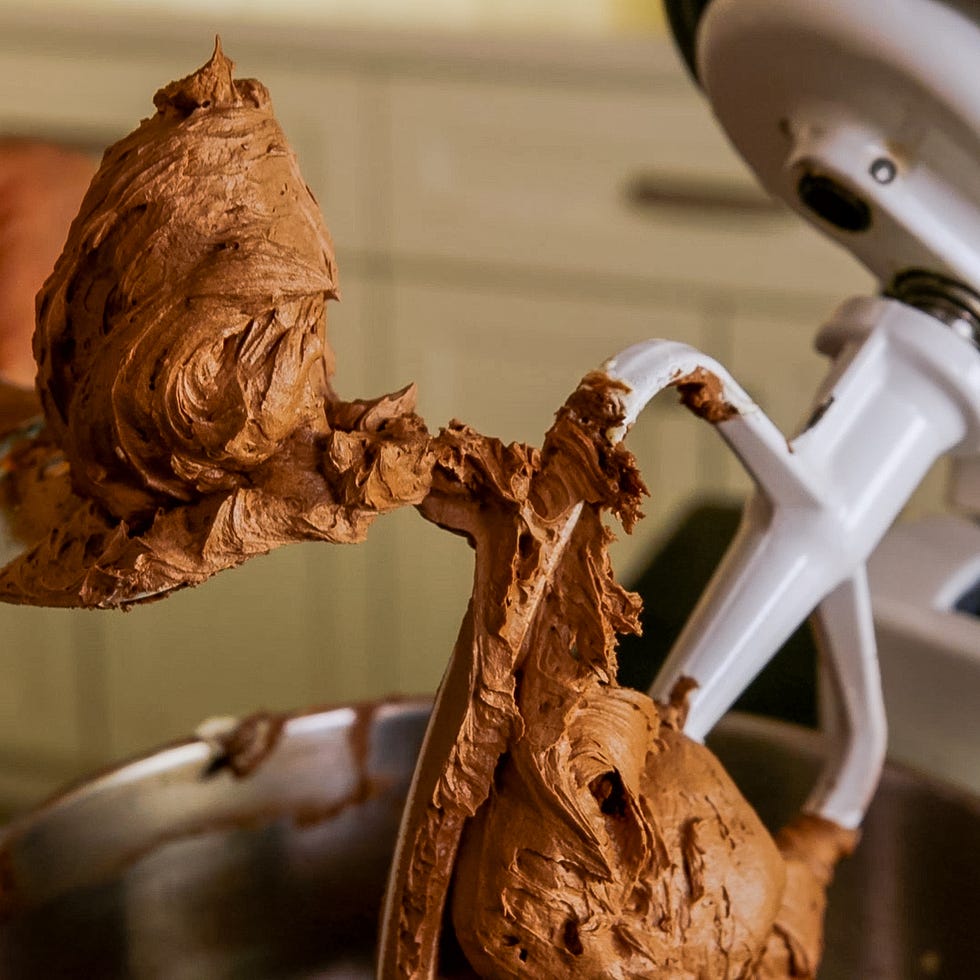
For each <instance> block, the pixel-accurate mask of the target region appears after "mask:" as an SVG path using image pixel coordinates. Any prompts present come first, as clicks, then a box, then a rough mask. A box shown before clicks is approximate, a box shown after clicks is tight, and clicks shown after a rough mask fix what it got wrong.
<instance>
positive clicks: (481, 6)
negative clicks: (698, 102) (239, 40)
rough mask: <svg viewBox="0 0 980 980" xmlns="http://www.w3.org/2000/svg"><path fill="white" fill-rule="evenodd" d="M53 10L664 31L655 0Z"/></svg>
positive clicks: (151, 2)
mask: <svg viewBox="0 0 980 980" xmlns="http://www.w3.org/2000/svg"><path fill="white" fill-rule="evenodd" d="M33 7H34V9H35V10H48V11H51V12H52V13H53V14H61V15H68V14H71V15H78V14H79V13H86V12H87V13H98V12H108V13H110V14H113V15H117V14H121V15H125V16H132V15H133V13H134V12H136V13H148V14H150V15H153V14H154V13H157V14H159V13H163V14H166V15H169V16H175V15H180V14H182V13H184V14H191V15H192V16H194V17H201V16H202V15H204V16H208V17H215V18H221V19H224V20H234V21H236V22H239V23H242V22H253V23H270V22H274V23H277V24H281V23H283V22H292V23H296V24H301V25H310V24H324V25H327V26H336V25H338V24H339V25H344V26H358V25H360V26H370V27H380V28H392V27H403V26H411V27H417V28H425V29H430V30H432V29H434V30H440V29H441V30H460V29H462V30H466V31H477V32H479V31H507V32H511V33H515V32H528V31H534V32H541V31H546V32H548V33H553V34H561V33H589V34H595V33H624V32H643V33H662V32H663V30H664V13H663V9H662V7H661V4H660V3H659V2H658V0H411V2H405V0H35V2H34V4H33Z"/></svg>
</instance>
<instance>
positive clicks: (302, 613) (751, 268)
mask: <svg viewBox="0 0 980 980" xmlns="http://www.w3.org/2000/svg"><path fill="white" fill-rule="evenodd" d="M215 33H220V34H221V37H222V41H223V44H224V48H225V51H226V52H227V53H228V54H229V55H230V56H231V57H232V58H233V59H234V60H235V61H236V63H237V65H238V70H239V74H241V75H251V76H256V77H258V78H260V79H262V80H263V81H264V82H265V83H266V84H267V86H268V87H269V88H270V90H271V92H272V96H273V100H274V103H275V106H276V109H277V112H278V115H279V118H280V120H281V122H282V124H283V127H284V128H285V130H286V133H287V135H288V136H289V138H290V139H291V141H292V143H293V145H294V146H295V148H296V150H297V152H298V154H299V157H300V161H301V164H302V166H303V170H304V173H305V175H306V178H307V180H308V182H309V183H310V185H311V186H312V188H313V189H314V191H315V193H316V195H317V196H318V198H319V200H320V202H321V205H322V207H323V211H324V214H325V216H326V220H327V223H328V225H329V227H330V228H331V230H332V232H333V235H334V237H335V241H336V246H337V253H338V257H339V262H340V269H341V287H342V292H343V300H342V302H341V303H340V304H339V305H336V306H335V307H333V308H332V309H331V312H330V320H329V324H330V335H331V339H332V342H333V344H334V346H335V348H336V350H337V355H338V372H337V377H336V385H337V387H338V389H339V390H340V392H341V393H342V394H344V395H345V396H351V397H354V396H370V395H376V394H379V393H382V392H386V391H390V390H393V389H396V388H398V387H401V386H402V385H404V384H405V383H406V382H408V381H416V382H417V383H418V386H419V392H420V409H421V412H422V414H423V415H424V416H425V418H426V419H427V421H428V423H429V425H430V427H432V428H436V427H438V426H439V425H441V424H444V423H446V422H447V421H448V420H450V419H451V418H454V417H455V418H460V419H462V420H465V421H466V422H468V423H470V424H472V425H474V426H476V427H477V428H479V429H481V430H482V431H484V432H487V433H493V434H496V435H499V436H500V437H501V438H503V439H505V440H514V439H521V440H530V441H534V442H538V441H539V440H540V438H541V435H542V433H543V432H544V430H545V429H546V428H547V427H548V425H549V423H550V420H551V417H552V414H553V412H554V410H555V409H556V408H557V407H558V406H559V405H560V404H561V402H562V401H563V400H564V398H565V396H566V395H567V394H568V393H569V392H570V391H571V390H572V389H573V388H574V386H575V384H576V383H577V381H578V379H579V378H580V377H581V376H582V375H583V374H584V373H585V372H587V371H588V370H590V369H591V368H593V367H594V366H596V365H598V364H599V362H601V361H602V360H603V359H604V358H605V357H607V356H608V355H610V354H613V353H615V352H616V351H617V350H619V349H620V348H622V347H624V346H626V345H628V344H630V343H633V342H635V341H637V340H641V339H645V338H647V337H651V336H667V337H672V338H676V339H679V340H683V341H687V342H689V343H692V344H694V345H696V346H698V347H700V348H702V349H704V350H705V351H707V352H708V353H710V354H712V355H713V356H715V357H716V358H718V359H719V360H721V361H722V362H724V363H725V364H726V365H727V366H728V367H729V368H730V369H731V371H732V373H733V374H734V375H735V377H736V378H738V379H740V381H741V382H742V384H743V385H744V386H745V387H746V388H747V389H748V390H749V392H750V393H751V394H753V395H754V396H755V398H756V399H757V400H758V401H759V402H760V403H761V405H762V406H763V407H764V408H765V409H766V410H767V411H768V412H769V413H770V414H771V415H772V416H773V418H774V419H775V420H776V422H777V423H778V424H779V425H780V426H781V427H782V428H783V429H784V431H786V432H787V433H792V431H793V430H794V429H795V427H796V426H797V425H798V423H799V422H800V421H801V419H802V418H804V417H805V416H806V414H807V409H808V405H809V399H810V395H811V393H812V392H813V391H814V389H815V387H816V385H817V382H818V379H819V378H820V377H821V375H822V371H823V366H822V361H821V358H820V357H819V356H818V355H817V354H815V353H814V352H813V351H812V339H813V336H814V334H815V332H816V330H817V327H818V326H819V324H820V323H821V322H822V320H823V319H824V318H825V317H826V316H827V315H828V314H829V312H830V311H831V310H832V308H833V307H834V306H835V305H836V304H837V302H839V301H840V300H842V299H843V298H845V297H847V296H848V295H850V294H852V293H854V292H862V291H866V290H867V289H868V288H869V286H870V278H869V277H868V276H867V275H866V274H865V273H864V272H863V271H862V270H861V269H859V268H858V267H857V266H856V264H855V263H854V262H853V261H852V260H851V259H850V258H849V257H848V256H847V255H845V254H844V253H843V252H840V251H838V250H837V249H836V248H835V247H834V246H832V245H830V244H827V243H825V242H823V241H822V240H821V239H820V238H819V237H818V235H817V234H816V233H815V232H813V231H811V230H810V229H809V228H807V227H804V225H803V224H802V222H801V221H799V220H798V219H797V218H795V217H794V216H792V215H791V214H789V213H788V212H787V211H785V210H784V209H783V208H782V207H781V206H779V205H776V204H774V203H772V202H770V201H769V200H768V199H766V198H765V197H764V196H763V195H762V193H761V192H760V191H759V190H757V188H756V186H755V183H754V181H753V180H752V178H751V177H750V176H749V174H748V173H747V171H746V169H745V168H744V166H743V165H742V164H741V162H740V161H739V160H738V159H737V158H736V156H735V154H734V153H733V151H732V150H731V149H729V147H728V146H727V144H726V142H725V139H724V138H723V136H722V135H721V134H720V132H719V131H718V130H717V129H716V127H715V125H714V124H713V122H712V120H711V118H710V114H709V111H708V109H707V107H706V105H705V103H704V102H703V101H702V99H701V97H700V95H699V93H698V91H697V90H696V88H695V86H694V85H693V84H692V82H691V80H690V79H689V77H688V76H687V75H686V73H685V71H684V69H683V68H682V66H681V64H680V62H679V59H678V57H677V56H676V54H675V52H674V50H673V48H672V46H671V43H670V41H669V38H668V37H667V35H666V33H665V27H664V21H663V16H662V14H661V11H660V8H659V5H658V4H657V3H656V2H655V0H648V2H642V0H414V2H399V0H333V2H331V0H169V2H167V3H163V2H154V0H146V2H136V0H126V2H121V0H120V2H109V0H101V2H99V0H91V2H79V0H76V2H52V0H34V2H33V3H32V4H31V5H30V6H29V8H28V7H27V5H24V4H21V3H19V2H11V0H7V2H5V3H2V4H0V133H4V134H18V135H31V136H44V137H48V138H51V139H55V140H60V141H66V142H70V143H73V144H82V145H85V146H87V147H91V148H92V150H93V152H99V151H101V148H103V147H104V146H105V145H106V144H107V143H109V142H111V141H113V140H115V139H117V138H118V137H120V136H122V135H124V134H125V133H126V132H128V131H129V130H131V129H132V128H133V127H134V126H135V125H136V124H137V123H138V121H139V120H140V119H141V118H143V117H145V116H147V115H149V114H150V113H151V112H152V111H153V110H152V102H151V99H152V96H153V93H154V92H155V91H156V89H157V88H159V87H160V86H162V85H163V84H165V83H166V82H168V81H169V80H171V79H172V78H175V77H178V76H182V75H185V74H187V73H189V72H191V71H192V70H194V69H195V68H197V67H198V66H199V65H200V64H202V63H203V62H204V61H206V60H207V58H208V57H209V56H210V54H211V49H212V45H213V37H214V35H215ZM630 444H631V446H632V448H633V449H634V450H635V451H636V452H637V454H638V456H639V458H640V461H641V464H642V467H643V472H644V475H645V477H646V480H647V482H648V484H649V487H650V491H651V497H650V500H649V504H648V507H647V515H648V516H647V519H646V521H644V522H643V524H642V525H641V526H640V528H639V529H638V530H637V532H636V533H635V534H634V536H633V537H632V539H631V540H628V541H622V542H619V543H618V544H617V545H616V553H615V558H616V562H617V565H618V567H619V568H620V570H621V573H622V576H623V578H624V580H625V581H627V582H631V581H635V580H636V579H637V578H638V577H639V576H640V575H641V573H642V572H643V570H644V569H645V568H646V567H647V566H648V565H649V563H650V561H651V560H652V558H653V556H655V555H657V554H658V552H659V551H660V549H661V548H662V546H663V544H664V543H665V542H666V541H667V540H668V539H670V538H671V536H672V535H673V534H674V532H675V530H676V529H677V528H678V527H679V526H680V525H681V523H682V522H683V520H684V518H685V515H687V514H688V513H690V511H691V510H692V508H696V507H698V506H699V505H702V504H704V503H706V502H717V501H722V502H730V503H731V502H734V503H737V502H738V500H739V499H740V498H741V495H742V494H744V492H745V490H746V488H747V481H746V479H745V478H744V477H743V476H742V475H741V473H740V470H739V466H738V464H737V463H736V461H735V460H734V458H732V457H730V456H729V455H728V454H727V451H726V450H725V449H724V448H723V446H722V444H721V442H720V440H718V439H717V437H716V436H715V434H714V433H713V432H712V430H711V429H710V427H709V426H707V425H705V424H703V423H700V422H697V421H696V420H694V419H693V418H692V417H691V416H689V415H688V414H687V413H686V412H685V411H683V410H682V409H680V408H679V407H678V406H677V405H676V404H675V400H674V399H673V398H672V397H671V396H670V395H665V396H662V397H661V398H660V399H659V400H658V401H657V402H656V403H655V404H654V406H653V407H652V408H651V409H650V410H649V411H648V412H647V414H646V416H645V417H644V418H642V419H641V421H640V424H639V425H638V426H637V428H636V430H635V431H634V433H633V434H632V436H631V437H630ZM942 484H943V480H942V474H941V473H937V474H935V475H934V477H933V478H931V479H930V481H929V482H928V485H927V486H926V487H925V488H924V489H923V491H922V492H921V493H920V495H919V497H918V498H917V500H916V502H915V504H914V507H913V509H915V510H917V511H919V510H922V509H925V508H929V507H934V506H941V498H942ZM469 579H470V552H469V549H468V548H467V546H466V544H465V542H464V541H463V540H461V539H459V538H455V537H451V536H449V535H447V534H445V533H443V532H441V531H439V530H437V529H436V528H434V527H432V526H430V525H428V524H426V523H425V522H424V521H423V520H422V519H421V518H419V517H418V515H417V514H415V513H414V512H413V511H407V512H405V513H399V514H395V515H393V516H390V517H388V518H385V519H382V520H380V521H379V522H378V523H377V524H376V525H375V528H374V530H373V532H372V534H371V537H370V540H369V542H368V543H367V544H365V545H361V546H356V547H351V546H346V547H340V546H328V545H299V546H293V547H290V548H286V549H283V550H280V551H278V552H276V553H274V554H272V555H270V556H268V557H265V558H261V559H257V560H254V561H252V562H250V563H249V564H248V565H247V566H246V567H244V568H242V569H239V570H236V571H233V572H227V573H225V574H222V575H220V576H219V577H218V578H217V579H215V580H213V581H212V582H210V583H208V584H206V585H205V586H203V587H201V588H199V589H196V590H191V591H188V592H183V593H180V594H178V595H176V596H174V597H172V598H171V599H168V600H166V601H165V602H162V603H159V604H156V605H152V606H149V607H146V608H140V609H136V610H134V611H132V612H129V613H117V612H112V613H84V612H64V611H48V610H37V609H30V608H15V607H0V631H2V637H3V640H2V647H0V677H2V678H3V682H2V685H0V810H6V811H9V810H12V809H17V808H19V807H22V806H24V805H26V804H28V803H30V802H32V801H34V800H36V799H38V798H39V797H40V796H42V795H43V794H45V793H47V792H49V791H51V790H52V789H54V788H55V787H56V786H58V785H60V784H62V783H64V782H65V780H67V779H70V778H73V777H75V776H77V775H79V774H81V773H84V772H88V771H91V770H92V769H93V768H95V767H98V766H101V765H104V764H105V763H107V762H108V761H110V760H115V759H119V758H122V757H125V756H128V755H130V754H132V753H134V752H139V751H142V750H146V749H147V748H149V747H152V746H154V745H156V744H158V743H160V742H162V741H165V740H168V739H172V738H175V737H178V736H181V735H184V734H186V733H188V732H189V731H191V730H192V729H193V728H194V727H195V726H196V725H197V724H198V723H199V722H200V721H201V720H202V719H203V718H205V717H207V716H211V715H224V714H244V713H249V712H252V711H255V710H257V709H260V708H265V709H286V708H297V707H302V706H306V705H312V704H333V703H337V702H342V701H347V700H351V699H366V698H375V697H378V696H381V695H386V694H391V693H396V692H397V693H403V694H417V693H426V692H430V693H431V692H433V691H434V690H435V687H436V685H437V684H438V681H439V678H440V676H441V673H442V670H443V667H444V665H445V663H446V661H447V658H448V656H449V652H450V649H451V647H452V643H453V639H454V636H455V633H456V628H457V624H458V623H459V621H460V619H461V617H462V615H463V612H464V609H465V604H466V600H467V596H468V594H469Z"/></svg>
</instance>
